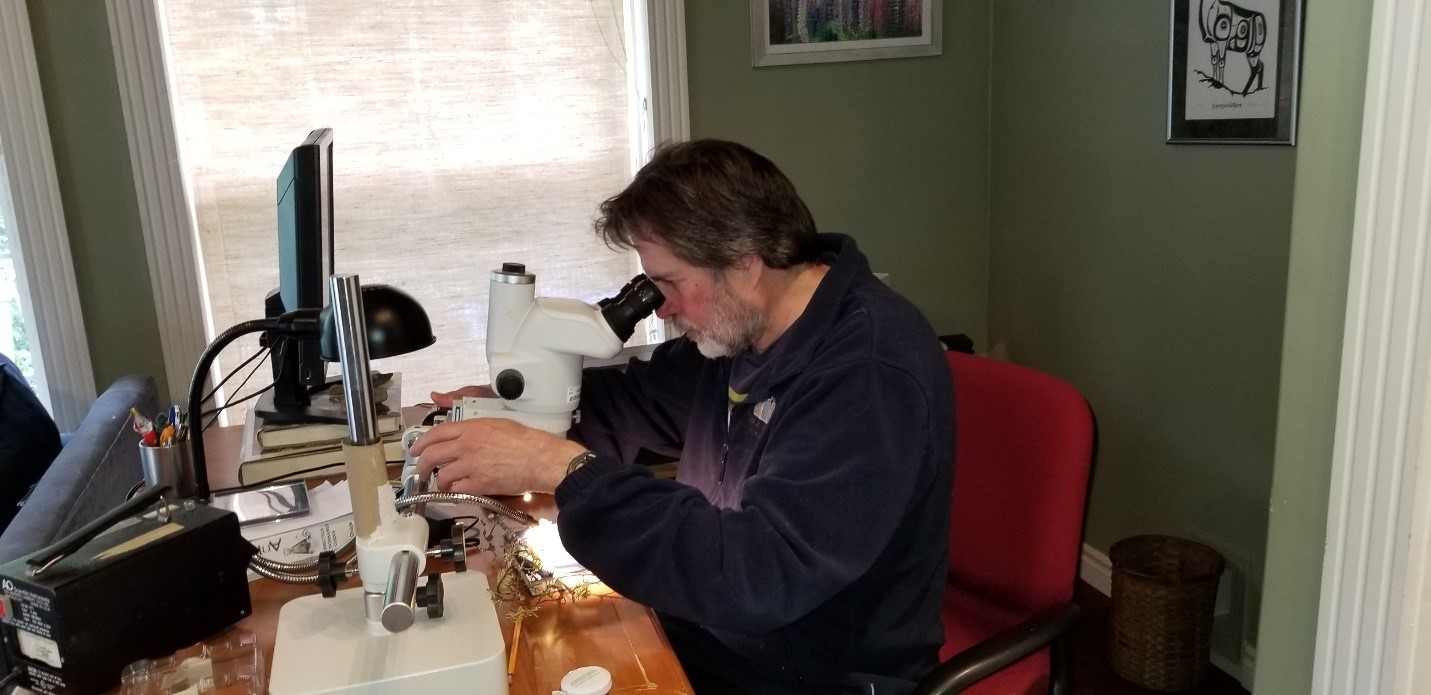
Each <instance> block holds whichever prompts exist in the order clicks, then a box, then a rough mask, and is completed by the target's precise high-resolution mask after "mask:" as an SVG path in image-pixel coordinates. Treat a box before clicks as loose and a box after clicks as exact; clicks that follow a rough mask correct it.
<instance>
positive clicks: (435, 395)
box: [431, 385, 497, 408]
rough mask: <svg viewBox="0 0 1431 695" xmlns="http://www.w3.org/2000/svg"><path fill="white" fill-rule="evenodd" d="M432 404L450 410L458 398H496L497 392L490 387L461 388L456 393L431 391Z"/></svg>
mask: <svg viewBox="0 0 1431 695" xmlns="http://www.w3.org/2000/svg"><path fill="white" fill-rule="evenodd" d="M431 397H432V404H433V405H435V406H437V407H439V408H451V407H452V404H453V403H456V402H457V400H458V399H459V398H496V397H497V392H496V391H493V390H492V387H491V386H475V385H473V386H463V387H462V388H459V389H457V390H456V391H433V392H432V395H431Z"/></svg>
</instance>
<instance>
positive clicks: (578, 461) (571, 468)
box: [566, 451, 596, 475]
mask: <svg viewBox="0 0 1431 695" xmlns="http://www.w3.org/2000/svg"><path fill="white" fill-rule="evenodd" d="M594 458H596V454H593V453H591V452H590V451H583V452H581V453H580V454H577V455H576V458H574V459H572V460H571V463H568V464H566V474H567V475H571V474H572V473H574V472H576V469H578V468H581V467H582V466H585V465H586V463H587V462H588V461H590V460H592V459H594Z"/></svg>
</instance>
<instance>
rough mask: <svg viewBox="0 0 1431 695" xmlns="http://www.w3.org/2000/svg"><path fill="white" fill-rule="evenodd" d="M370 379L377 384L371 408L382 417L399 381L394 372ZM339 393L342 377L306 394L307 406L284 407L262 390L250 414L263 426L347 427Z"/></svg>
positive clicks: (346, 412) (329, 380)
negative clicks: (314, 424)
mask: <svg viewBox="0 0 1431 695" xmlns="http://www.w3.org/2000/svg"><path fill="white" fill-rule="evenodd" d="M373 377H374V380H375V382H377V383H375V384H374V385H373V406H374V407H375V408H377V414H378V415H383V414H386V413H387V412H388V410H389V408H388V406H387V405H386V404H387V403H388V401H389V398H388V395H389V394H391V393H394V392H396V389H397V388H398V384H399V383H400V381H399V379H398V377H397V374H396V373H391V374H378V373H374V375H373ZM388 377H391V378H388ZM342 390H343V377H341V376H335V377H329V379H328V381H326V382H324V384H323V385H322V386H319V387H316V388H313V389H310V390H309V391H308V405H284V406H280V405H278V404H276V403H274V401H273V391H272V390H269V391H265V392H264V393H263V395H262V396H259V397H258V403H256V404H255V405H254V407H253V414H254V416H256V417H257V418H258V419H260V420H262V421H263V422H265V423H271V424H280V425H296V424H302V423H305V422H331V423H336V424H339V425H343V424H347V422H348V410H347V404H346V403H344V400H343V396H342V395H341V394H342ZM393 402H396V401H395V400H394V401H393Z"/></svg>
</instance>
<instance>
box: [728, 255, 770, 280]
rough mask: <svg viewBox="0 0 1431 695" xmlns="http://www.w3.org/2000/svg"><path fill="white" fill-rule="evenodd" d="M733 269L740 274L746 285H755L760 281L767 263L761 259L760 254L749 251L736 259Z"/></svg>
mask: <svg viewBox="0 0 1431 695" xmlns="http://www.w3.org/2000/svg"><path fill="white" fill-rule="evenodd" d="M733 270H735V272H736V274H737V275H739V276H740V278H741V280H742V281H743V284H744V285H745V286H747V287H754V286H755V283H757V282H759V281H760V276H761V275H762V274H763V271H764V270H765V263H764V262H763V261H761V260H760V256H759V255H757V254H753V253H747V254H745V255H743V256H741V257H740V258H737V259H736V260H735V266H734V268H733Z"/></svg>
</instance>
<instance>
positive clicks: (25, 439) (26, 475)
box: [0, 355, 60, 533]
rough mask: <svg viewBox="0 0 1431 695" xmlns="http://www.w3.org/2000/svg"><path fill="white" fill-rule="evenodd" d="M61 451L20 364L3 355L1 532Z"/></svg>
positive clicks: (54, 430) (51, 422)
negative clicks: (21, 371) (21, 370)
mask: <svg viewBox="0 0 1431 695" xmlns="http://www.w3.org/2000/svg"><path fill="white" fill-rule="evenodd" d="M59 453H60V431H59V429H58V428H57V427H55V421H54V420H52V419H50V414H49V413H48V412H46V411H45V406H44V405H43V404H41V403H40V398H39V396H36V395H35V392H34V391H32V390H30V383H29V382H28V381H26V380H25V376H24V375H23V374H21V373H20V367H19V366H18V365H16V364H15V363H14V362H11V361H10V358H9V357H6V356H5V355H0V533H3V532H4V531H5V528H6V527H8V526H9V525H10V522H11V521H12V520H14V518H15V515H16V514H18V513H19V511H20V505H21V504H22V503H23V501H24V499H25V498H26V497H27V496H28V495H29V494H30V490H31V489H32V488H34V486H35V483H37V482H39V481H40V478H41V477H43V476H44V475H45V471H46V470H49V468H50V463H51V462H53V461H54V460H55V457H56V456H58V455H59Z"/></svg>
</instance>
